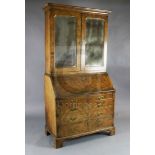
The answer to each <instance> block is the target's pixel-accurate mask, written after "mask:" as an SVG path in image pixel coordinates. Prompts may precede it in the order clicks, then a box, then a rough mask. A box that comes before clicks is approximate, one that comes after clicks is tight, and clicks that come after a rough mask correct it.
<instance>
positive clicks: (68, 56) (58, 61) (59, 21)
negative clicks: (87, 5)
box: [55, 16, 76, 68]
mask: <svg viewBox="0 0 155 155" xmlns="http://www.w3.org/2000/svg"><path fill="white" fill-rule="evenodd" d="M55 66H56V67H57V68H62V67H74V66H76V17H73V16H56V17H55Z"/></svg>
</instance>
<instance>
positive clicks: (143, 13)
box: [0, 0, 155, 155]
mask: <svg viewBox="0 0 155 155" xmlns="http://www.w3.org/2000/svg"><path fill="white" fill-rule="evenodd" d="M154 3H155V2H154V1H153V0H147V1H140V0H132V1H131V57H130V59H131V155H146V154H148V155H151V154H155V149H154V146H155V145H154V138H155V132H154V131H155V125H154V124H155V123H154V122H155V116H154V115H155V112H154V109H155V106H154V103H155V101H154V96H155V95H154V84H155V82H154V81H155V75H154V70H155V69H154V66H155V60H154V59H155V57H154V55H155V54H154V53H155V48H154V44H155V43H154V42H155V39H154V35H155V20H154V15H155V10H154V6H155V4H154ZM0 11H1V13H0V18H1V29H0V39H1V40H0V41H1V44H0V48H1V49H0V52H1V56H0V70H1V75H0V82H1V84H0V90H1V92H0V94H1V96H0V99H1V102H0V103H1V108H0V115H1V116H0V121H1V127H0V142H1V149H0V154H2V155H3V154H5V155H7V154H9V155H10V154H15V155H22V154H24V153H25V131H24V130H25V97H24V95H25V52H24V51H25V45H24V42H25V6H24V1H22V0H14V1H1V9H0Z"/></svg>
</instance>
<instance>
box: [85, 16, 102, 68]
mask: <svg viewBox="0 0 155 155" xmlns="http://www.w3.org/2000/svg"><path fill="white" fill-rule="evenodd" d="M85 39H86V40H85V41H86V42H85V65H86V66H103V64H104V60H103V56H104V55H103V50H104V20H103V19H98V18H86V38H85Z"/></svg>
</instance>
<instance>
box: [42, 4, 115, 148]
mask: <svg viewBox="0 0 155 155" xmlns="http://www.w3.org/2000/svg"><path fill="white" fill-rule="evenodd" d="M44 11H45V75H44V89H45V91H44V92H45V116H46V124H45V132H46V134H47V135H52V136H54V141H55V143H54V144H55V147H56V148H60V147H62V146H63V141H64V140H66V139H71V138H76V137H80V136H84V135H89V134H93V133H97V132H102V133H105V134H107V135H114V134H115V127H114V105H115V89H114V88H113V84H112V81H111V79H110V77H109V75H108V73H107V72H106V64H107V38H108V15H109V13H110V11H107V10H99V9H90V8H84V7H78V6H70V5H63V4H53V3H48V4H46V5H45V7H44Z"/></svg>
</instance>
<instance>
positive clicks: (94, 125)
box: [88, 115, 113, 131]
mask: <svg viewBox="0 0 155 155" xmlns="http://www.w3.org/2000/svg"><path fill="white" fill-rule="evenodd" d="M88 125H89V127H88V128H89V131H93V130H99V129H102V128H105V127H110V126H113V117H112V115H109V116H108V115H107V116H105V117H96V118H94V119H90V120H89V122H88Z"/></svg>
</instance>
